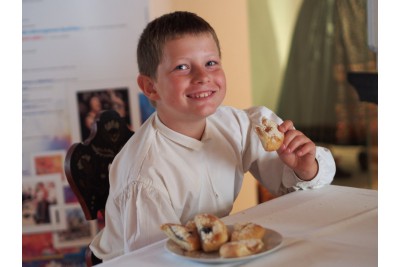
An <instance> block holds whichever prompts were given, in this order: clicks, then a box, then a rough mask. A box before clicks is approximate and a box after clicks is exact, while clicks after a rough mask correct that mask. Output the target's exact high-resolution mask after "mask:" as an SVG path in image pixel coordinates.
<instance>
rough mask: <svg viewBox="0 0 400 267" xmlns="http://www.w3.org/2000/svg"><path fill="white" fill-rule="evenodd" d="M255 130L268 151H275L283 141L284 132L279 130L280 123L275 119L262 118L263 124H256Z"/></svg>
mask: <svg viewBox="0 0 400 267" xmlns="http://www.w3.org/2000/svg"><path fill="white" fill-rule="evenodd" d="M255 131H256V133H257V135H258V138H260V141H261V143H262V145H263V147H264V149H265V150H266V151H275V150H278V149H279V148H280V146H281V145H282V143H283V139H284V134H283V133H282V132H280V131H279V130H278V124H277V123H276V122H274V121H273V120H267V118H265V117H262V118H261V124H260V125H256V126H255Z"/></svg>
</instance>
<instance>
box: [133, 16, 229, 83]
mask: <svg viewBox="0 0 400 267" xmlns="http://www.w3.org/2000/svg"><path fill="white" fill-rule="evenodd" d="M204 33H210V34H211V35H212V37H213V38H214V41H215V43H216V45H217V47H218V52H219V55H220V56H221V48H220V45H219V40H218V37H217V34H216V33H215V31H214V29H213V28H212V27H211V25H210V24H208V22H207V21H205V20H204V19H203V18H201V17H199V16H197V15H196V14H194V13H191V12H187V11H176V12H173V13H169V14H165V15H163V16H161V17H159V18H156V19H154V20H153V21H151V22H150V23H149V24H147V26H146V28H145V29H144V30H143V32H142V34H141V36H140V39H139V43H138V46H137V51H136V53H137V62H138V67H139V72H140V74H143V75H146V76H149V77H151V78H153V79H156V78H157V77H156V74H157V67H158V65H159V64H160V62H161V59H162V56H163V49H164V45H165V43H166V42H167V41H169V40H172V39H175V38H179V37H181V36H183V35H186V34H192V35H198V34H204Z"/></svg>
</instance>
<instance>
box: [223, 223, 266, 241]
mask: <svg viewBox="0 0 400 267" xmlns="http://www.w3.org/2000/svg"><path fill="white" fill-rule="evenodd" d="M264 234H265V228H264V227H262V226H261V225H258V224H255V223H252V222H247V223H235V224H234V225H233V232H232V234H231V241H238V240H244V239H263V237H264Z"/></svg>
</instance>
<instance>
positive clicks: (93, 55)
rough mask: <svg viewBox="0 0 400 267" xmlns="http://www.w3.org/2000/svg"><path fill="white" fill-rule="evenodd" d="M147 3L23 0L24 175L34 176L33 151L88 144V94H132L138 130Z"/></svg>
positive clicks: (128, 100)
mask: <svg viewBox="0 0 400 267" xmlns="http://www.w3.org/2000/svg"><path fill="white" fill-rule="evenodd" d="M147 6H148V4H147V0H135V1H131V0H85V1H81V0H68V1H64V0H24V1H23V6H22V7H23V10H22V59H23V62H22V68H23V69H22V79H23V82H22V101H23V105H22V139H23V140H22V146H23V158H22V164H23V170H22V172H23V175H30V172H31V171H30V170H31V169H32V168H31V166H30V164H31V160H30V159H31V155H32V154H36V153H39V152H42V151H52V150H60V149H61V150H62V149H64V150H66V149H67V148H68V147H69V146H70V145H71V142H76V141H80V140H79V139H80V138H81V136H80V135H78V134H76V133H77V132H80V127H81V126H80V124H79V120H80V118H79V116H80V113H81V112H82V105H80V104H82V103H79V101H78V97H79V96H81V95H82V94H83V93H81V91H82V92H86V91H94V92H96V91H99V93H101V92H102V91H104V90H105V91H106V92H111V93H112V96H113V97H114V96H115V95H116V94H117V97H118V96H119V95H118V94H121V93H124V95H123V97H124V98H125V99H124V101H125V102H126V103H125V104H126V106H128V107H129V108H126V110H127V111H128V112H129V116H130V122H131V123H132V127H133V128H136V127H138V126H139V125H140V123H141V122H140V110H139V100H138V88H137V85H136V76H137V73H138V71H137V65H136V44H137V40H138V38H139V35H140V33H141V31H142V30H143V28H144V27H145V25H146V23H147V21H148V10H147ZM121 88H123V89H124V90H126V92H127V93H125V91H121V90H122V89H121ZM103 101H106V100H104V99H103ZM103 104H104V103H103ZM88 108H89V107H88ZM103 108H104V106H103ZM79 109H81V110H79Z"/></svg>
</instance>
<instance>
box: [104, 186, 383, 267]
mask: <svg viewBox="0 0 400 267" xmlns="http://www.w3.org/2000/svg"><path fill="white" fill-rule="evenodd" d="M221 220H222V221H223V222H224V223H225V224H226V225H233V224H235V223H246V222H253V223H256V224H259V225H261V226H263V227H264V228H266V229H267V232H268V231H270V232H271V233H275V234H277V235H278V237H279V240H278V243H276V240H275V241H274V242H275V243H274V245H273V247H272V248H271V249H268V250H265V251H263V252H262V253H260V254H259V255H253V256H248V257H244V258H236V259H218V260H217V261H213V260H210V261H208V260H202V259H200V258H197V257H194V258H193V257H187V256H185V255H179V254H176V253H174V252H173V251H171V250H170V249H169V247H168V246H167V244H169V242H171V241H170V240H169V239H167V238H166V239H164V240H161V241H159V242H156V243H153V244H150V245H148V246H146V247H143V248H140V249H138V250H135V251H132V252H130V253H127V254H124V255H122V256H119V257H116V258H114V259H111V260H109V261H106V262H104V263H102V264H100V265H98V266H99V267H132V266H146V267H148V266H163V267H168V266H174V267H175V266H189V267H190V266H209V265H215V264H218V265H217V266H221V267H222V266H252V267H253V266H254V267H256V266H259V267H265V266H268V267H272V266H279V267H283V266H296V267H301V266H304V267H310V266H323V267H336V266H337V267H343V266H351V267H355V266H362V267H367V266H378V191H377V190H372V189H365V188H356V187H346V186H338V185H327V186H323V187H320V188H314V189H308V190H298V191H294V192H291V193H288V194H286V195H283V196H280V197H277V198H274V199H272V200H269V201H266V202H264V203H260V204H257V205H256V206H253V207H251V208H248V209H245V210H242V211H239V212H237V213H235V214H230V215H229V216H226V217H223V218H221ZM266 245H268V244H266Z"/></svg>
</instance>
